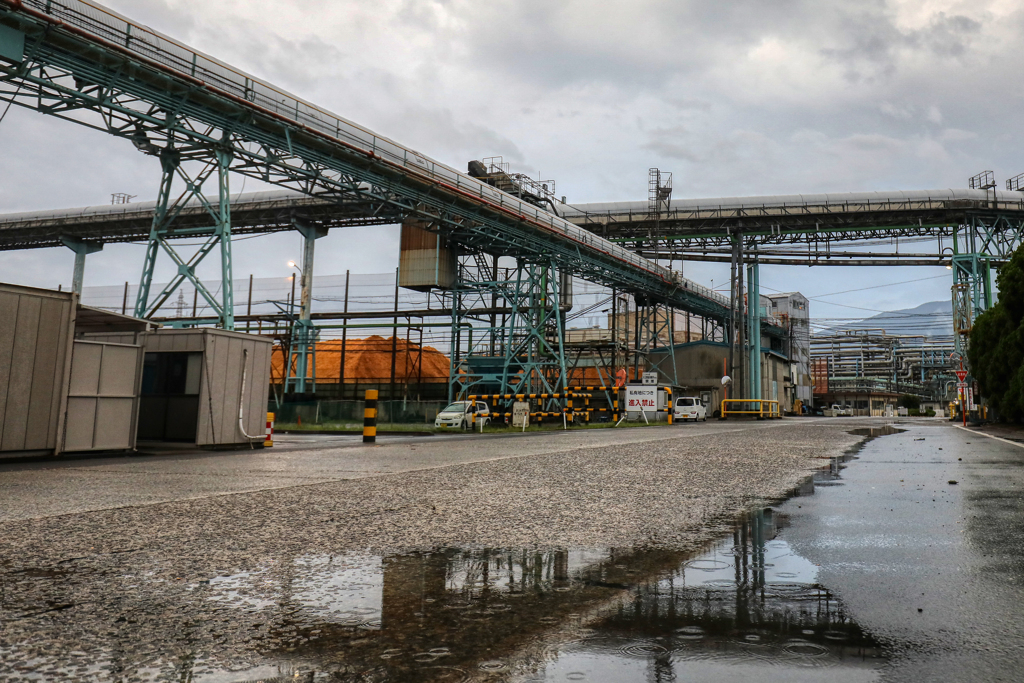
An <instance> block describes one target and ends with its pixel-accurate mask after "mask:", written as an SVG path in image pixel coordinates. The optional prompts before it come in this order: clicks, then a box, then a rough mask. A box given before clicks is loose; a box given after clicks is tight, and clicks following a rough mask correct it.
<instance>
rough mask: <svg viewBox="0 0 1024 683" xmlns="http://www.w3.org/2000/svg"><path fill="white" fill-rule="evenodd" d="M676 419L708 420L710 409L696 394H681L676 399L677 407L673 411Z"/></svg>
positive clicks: (673, 416)
mask: <svg viewBox="0 0 1024 683" xmlns="http://www.w3.org/2000/svg"><path fill="white" fill-rule="evenodd" d="M672 418H673V419H674V420H678V421H682V420H693V421H694V422H697V421H698V420H704V421H705V422H707V420H708V409H707V406H705V405H704V403H703V402H701V400H700V399H699V398H697V397H696V396H681V397H679V398H677V399H676V405H675V409H674V410H673V413H672Z"/></svg>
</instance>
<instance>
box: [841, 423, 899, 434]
mask: <svg viewBox="0 0 1024 683" xmlns="http://www.w3.org/2000/svg"><path fill="white" fill-rule="evenodd" d="M905 431H907V430H906V429H897V428H896V427H893V426H892V425H885V426H883V427H858V428H857V429H851V430H850V431H849V432H847V433H848V434H852V435H854V436H871V437H874V436H892V435H893V434H902V433H903V432H905Z"/></svg>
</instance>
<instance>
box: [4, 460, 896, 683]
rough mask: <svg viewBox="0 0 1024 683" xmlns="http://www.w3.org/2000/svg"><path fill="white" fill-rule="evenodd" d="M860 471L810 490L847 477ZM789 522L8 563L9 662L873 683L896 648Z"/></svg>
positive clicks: (203, 677)
mask: <svg viewBox="0 0 1024 683" xmlns="http://www.w3.org/2000/svg"><path fill="white" fill-rule="evenodd" d="M841 466H842V465H841V463H840V461H839V460H836V459H833V460H831V461H830V462H829V465H828V466H827V467H826V468H824V469H822V470H821V471H820V472H819V473H818V474H816V475H815V476H814V477H813V478H810V479H808V480H807V481H806V482H805V483H804V484H803V485H802V486H801V487H800V490H799V491H797V492H794V494H795V495H808V494H812V493H813V491H814V489H815V487H816V486H822V485H835V484H839V483H841V482H840V481H838V479H839V476H840V474H839V472H840V468H841ZM785 522H786V520H785V518H784V516H783V515H780V514H778V513H777V512H776V511H774V510H773V509H772V508H758V509H756V510H754V511H752V512H750V513H748V514H747V515H745V516H744V517H743V518H742V519H740V520H738V521H737V523H736V525H735V527H734V529H733V532H732V534H731V535H730V536H728V537H726V538H725V539H723V540H721V541H719V542H718V543H716V544H713V545H712V546H710V547H708V548H704V549H701V550H697V551H670V550H650V549H636V548H631V549H619V548H615V549H573V550H555V551H547V552H535V551H529V550H491V549H443V550H437V551H434V552H429V553H414V554H407V555H396V556H389V557H383V558H381V557H379V556H373V555H344V556H333V557H326V556H303V557H297V558H293V559H290V560H279V561H276V562H275V561H267V562H266V563H265V564H264V565H262V566H257V567H255V568H253V569H251V570H250V571H247V572H243V573H238V574H234V575H231V576H219V577H215V578H212V579H210V580H208V581H199V582H191V583H184V584H182V585H178V586H167V585H163V584H164V582H162V581H153V582H152V583H151V584H150V585H147V582H148V581H149V579H147V576H148V575H150V574H152V573H153V572H152V569H153V568H151V567H146V566H144V565H143V566H135V565H133V562H132V560H131V559H130V556H128V557H127V558H126V559H125V560H123V561H120V562H119V564H118V565H117V566H116V567H112V568H110V569H109V570H108V571H101V572H97V573H96V574H94V575H89V574H85V575H72V574H71V573H70V572H67V573H62V572H52V571H51V572H36V573H32V572H25V571H20V572H16V573H5V571H4V569H3V568H0V573H3V574H5V575H4V577H3V578H4V584H5V586H6V587H7V590H5V591H4V592H3V599H2V605H0V607H2V614H3V615H4V621H5V627H4V630H3V631H0V633H2V634H3V638H2V639H0V664H2V665H3V666H2V667H0V669H2V670H6V671H10V672H17V674H18V676H19V678H26V679H29V680H31V679H32V678H36V679H37V680H47V678H48V677H53V676H54V675H56V676H57V677H59V678H63V679H68V680H74V679H76V678H77V679H80V680H129V679H134V680H144V681H145V680H161V681H163V680H166V681H192V682H193V683H196V682H198V681H253V680H262V681H270V680H285V679H286V680H299V681H302V680H307V681H320V680H324V681H380V682H381V683H383V682H385V681H463V680H464V681H469V680H479V681H492V680H493V681H498V680H525V681H561V680H590V681H668V680H675V677H676V676H679V675H681V674H683V673H684V672H685V673H686V676H697V677H700V678H704V679H707V680H720V679H723V678H726V679H727V678H729V677H730V676H734V675H737V674H738V673H739V672H740V671H744V670H746V671H749V672H753V671H754V669H755V668H756V669H757V676H758V678H759V679H760V680H762V681H771V680H800V678H801V677H802V676H804V675H806V676H812V677H813V674H814V672H820V671H821V669H822V668H824V667H828V668H829V669H830V672H829V676H830V680H871V679H873V678H874V677H875V675H876V673H877V669H878V667H879V666H880V665H881V662H882V659H881V656H880V653H879V650H878V647H877V646H876V644H875V643H874V642H873V641H872V640H871V638H870V637H869V636H868V635H867V634H865V633H863V632H862V631H861V629H860V628H858V627H857V625H856V624H854V623H852V622H851V621H850V620H849V619H848V618H847V616H846V615H845V614H844V611H843V608H842V605H840V604H839V603H838V602H837V601H836V600H835V598H834V597H833V596H832V595H831V594H830V593H829V592H828V590H827V589H826V588H824V587H822V586H820V585H818V584H817V570H816V567H815V566H814V565H813V564H811V563H810V562H808V561H807V560H805V559H803V558H801V557H799V556H797V555H795V554H794V553H793V552H792V551H791V549H790V548H789V546H788V545H787V544H786V542H785V540H784V539H783V538H782V537H780V532H781V531H782V529H783V528H784V527H785ZM158 584H159V585H158ZM90 602H92V603H112V604H114V605H116V606H117V608H116V609H109V608H96V609H92V608H90V607H89V606H88V605H89V603H90ZM65 606H72V607H75V609H65ZM723 667H726V669H723ZM5 675H6V674H3V673H0V680H2V679H4V677H5Z"/></svg>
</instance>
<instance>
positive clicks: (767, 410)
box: [722, 398, 782, 420]
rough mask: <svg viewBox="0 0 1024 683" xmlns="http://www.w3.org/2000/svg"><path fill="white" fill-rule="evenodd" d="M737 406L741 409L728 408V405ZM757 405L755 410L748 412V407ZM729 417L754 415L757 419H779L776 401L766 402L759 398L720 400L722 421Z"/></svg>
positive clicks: (779, 414)
mask: <svg viewBox="0 0 1024 683" xmlns="http://www.w3.org/2000/svg"><path fill="white" fill-rule="evenodd" d="M734 404H739V405H740V406H742V407H741V408H729V406H730V405H734ZM753 405H757V409H756V410H748V409H747V408H749V407H750V406H753ZM730 415H756V416H757V417H758V418H768V419H771V418H781V417H782V413H780V412H779V402H778V401H768V400H765V399H760V398H724V399H722V419H723V420H724V419H727V418H728V417H729V416H730Z"/></svg>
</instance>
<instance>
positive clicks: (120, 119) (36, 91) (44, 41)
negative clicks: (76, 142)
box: [0, 0, 728, 319]
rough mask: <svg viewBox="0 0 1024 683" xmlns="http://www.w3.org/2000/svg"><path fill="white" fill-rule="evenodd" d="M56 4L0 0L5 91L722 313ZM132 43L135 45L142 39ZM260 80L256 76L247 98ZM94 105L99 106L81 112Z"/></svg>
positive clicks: (267, 177)
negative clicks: (6, 44) (6, 57)
mask: <svg viewBox="0 0 1024 683" xmlns="http://www.w3.org/2000/svg"><path fill="white" fill-rule="evenodd" d="M51 4H52V5H55V6H61V4H62V3H60V2H53V3H43V2H31V1H29V0H25V1H24V2H23V3H13V2H12V1H11V0H0V25H4V26H7V27H8V28H14V29H16V30H18V31H20V32H21V33H23V34H24V36H25V47H24V55H23V59H22V61H21V62H20V63H17V62H15V63H13V64H9V63H7V62H0V82H2V83H6V84H7V85H8V88H9V89H7V90H4V91H2V92H0V99H5V100H8V101H13V102H14V103H16V104H18V105H19V106H24V107H28V108H31V109H34V110H37V111H40V112H42V113H46V114H48V115H51V116H55V117H59V118H65V119H68V120H71V121H74V122H75V123H78V124H80V125H86V126H89V127H92V128H95V129H97V130H103V131H105V132H107V133H109V134H112V135H116V136H118V137H122V138H125V139H127V140H129V141H131V142H132V143H133V144H134V145H135V147H136V148H138V149H139V150H140V151H143V152H144V153H148V154H152V155H158V154H160V153H161V152H162V150H167V149H169V148H171V147H173V148H175V152H176V154H178V155H179V160H180V161H188V160H195V159H204V158H208V157H209V156H210V154H211V153H212V151H213V150H215V149H221V148H223V147H224V146H227V147H229V148H230V152H231V155H232V157H233V161H232V164H231V171H234V172H237V173H242V174H244V175H248V176H250V177H254V178H258V179H260V180H263V181H266V182H270V183H274V184H278V185H282V186H285V187H290V188H292V189H295V190H297V191H300V192H303V193H306V194H310V195H315V196H320V197H324V198H332V197H336V198H339V199H340V198H343V197H354V196H358V197H368V198H372V199H376V200H380V201H382V202H385V203H387V204H388V205H390V206H392V207H395V208H396V209H397V210H398V211H399V213H401V214H404V215H416V216H418V217H420V218H422V219H424V220H427V221H429V222H430V223H431V225H432V226H433V228H434V229H436V230H438V231H440V232H443V233H445V234H446V236H448V237H449V239H453V240H455V241H458V242H460V243H462V244H464V245H465V246H467V247H469V248H471V249H477V250H484V251H487V252H488V253H497V254H503V255H506V254H507V255H512V256H522V257H530V256H541V255H544V256H547V257H550V258H552V259H554V260H555V262H556V263H557V265H558V268H559V269H560V270H563V271H568V272H573V273H575V274H577V275H579V276H580V277H582V278H585V279H589V280H594V281H597V282H601V283H604V284H607V285H610V286H614V287H616V288H618V289H620V290H623V291H628V292H633V293H636V294H638V295H642V296H646V297H648V298H650V299H652V300H657V301H660V302H662V303H666V304H669V305H672V306H675V307H677V308H681V309H685V310H690V311H692V312H694V313H697V314H699V315H704V316H707V317H711V318H715V319H724V318H726V317H727V316H728V310H727V307H726V306H724V305H723V304H722V303H721V302H718V301H716V300H714V299H708V298H706V297H703V296H700V295H699V294H696V293H693V292H687V291H685V289H682V288H680V287H678V285H677V284H676V283H675V282H673V281H671V280H669V279H667V278H666V277H664V276H662V275H659V274H657V273H655V272H653V271H649V270H645V269H643V268H641V267H638V266H637V265H635V264H633V263H630V262H627V261H623V260H621V259H617V258H614V257H611V256H609V255H608V254H606V253H604V252H602V251H601V250H600V249H598V248H594V247H593V246H590V245H585V244H581V243H579V242H578V241H573V240H572V239H567V238H562V237H557V236H556V235H555V234H553V233H552V232H551V231H548V230H546V229H544V228H543V227H542V226H541V225H540V224H538V223H536V222H534V221H531V220H527V219H525V217H524V216H521V215H520V216H517V215H516V213H515V212H514V210H513V208H514V205H513V204H512V203H510V204H509V205H505V206H496V205H494V204H489V203H487V202H484V201H480V199H479V198H476V197H474V196H470V195H469V194H468V193H467V192H466V191H460V190H459V188H457V187H456V188H452V187H450V186H444V185H443V184H441V183H440V182H437V181H436V180H434V179H433V178H432V177H431V176H430V174H429V173H426V172H425V173H420V174H413V173H410V172H409V171H408V169H406V168H403V167H399V166H396V165H394V164H392V163H389V162H386V161H385V160H384V159H383V157H382V156H380V155H378V154H374V153H373V151H372V150H371V152H370V153H367V152H366V151H364V150H360V149H358V148H356V147H355V146H352V145H347V144H345V143H343V142H340V141H339V140H338V139H331V138H330V137H328V136H327V135H325V134H321V133H318V132H317V131H316V130H315V129H314V127H313V126H311V125H303V123H302V120H303V118H304V117H305V120H310V121H311V119H310V117H313V118H315V116H316V114H315V113H313V112H311V111H310V112H307V111H300V109H301V107H300V105H299V104H298V103H297V104H296V112H295V116H294V117H292V118H291V119H289V118H286V117H284V116H282V115H280V114H279V113H275V112H271V111H269V110H266V109H263V108H261V107H258V106H254V105H252V104H251V103H250V102H249V101H247V100H248V99H249V98H248V92H247V94H246V97H244V98H243V97H237V96H234V95H232V94H230V93H228V92H226V91H224V90H219V89H218V88H216V87H213V86H212V85H211V84H209V83H204V82H202V81H200V80H198V78H196V79H193V78H190V77H188V75H187V74H186V73H181V72H180V71H181V70H182V69H184V70H185V71H187V65H183V64H176V65H173V67H172V66H171V65H168V64H162V63H159V62H158V61H157V57H159V55H158V54H157V52H156V51H155V49H154V51H153V57H152V58H147V57H146V56H144V55H142V54H136V53H133V52H131V51H130V50H128V49H124V48H122V47H121V46H119V45H116V44H114V42H112V41H113V39H117V40H122V39H123V40H126V41H128V42H129V43H130V41H131V40H132V39H131V38H130V37H126V36H124V35H121V36H109V37H107V42H103V41H101V40H98V39H97V38H96V37H94V36H92V35H89V34H87V33H84V32H83V31H81V30H80V29H78V28H76V27H75V26H72V25H71V24H69V23H67V22H65V23H64V24H63V25H60V24H58V23H56V22H54V21H53V20H52V18H47V17H45V16H42V15H41V14H39V13H37V14H30V13H28V10H30V9H31V8H32V7H33V6H38V7H39V8H41V9H42V8H43V7H44V6H47V7H48V6H49V5H51ZM64 4H68V3H64ZM136 40H137V39H136ZM131 45H132V47H133V49H138V43H137V42H136V43H132V44H131ZM193 61H194V60H193ZM172 68H177V69H179V71H177V72H176V71H173V70H172ZM193 68H194V65H193ZM257 85H258V84H256V83H255V82H253V88H254V90H253V93H254V98H255V96H256V95H255V92H256V86H257ZM247 87H248V86H247ZM89 113H92V114H98V116H95V117H94V118H92V119H90V118H88V116H83V114H89ZM311 122H312V121H311ZM338 137H339V138H340V137H341V134H340V133H339V136H338ZM374 140H376V138H374ZM374 144H376V143H374ZM511 199H512V198H510V200H511ZM502 201H504V200H502ZM652 265H653V264H652Z"/></svg>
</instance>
